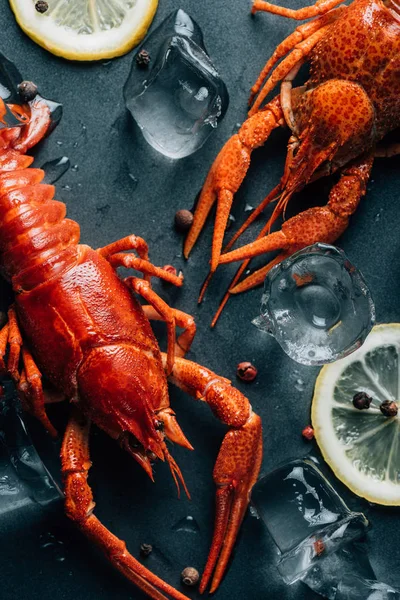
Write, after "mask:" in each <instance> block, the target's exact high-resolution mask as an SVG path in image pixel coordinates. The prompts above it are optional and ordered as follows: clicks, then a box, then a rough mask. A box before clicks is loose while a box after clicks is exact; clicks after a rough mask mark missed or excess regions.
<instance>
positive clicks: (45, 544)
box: [40, 531, 65, 562]
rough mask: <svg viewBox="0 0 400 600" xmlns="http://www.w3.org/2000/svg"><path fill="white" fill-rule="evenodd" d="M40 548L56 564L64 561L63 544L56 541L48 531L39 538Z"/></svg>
mask: <svg viewBox="0 0 400 600" xmlns="http://www.w3.org/2000/svg"><path fill="white" fill-rule="evenodd" d="M40 548H41V549H42V550H44V551H45V552H46V553H48V554H50V555H51V556H53V557H54V559H55V560H56V561H57V562H64V561H65V549H64V542H62V541H61V540H58V539H57V538H56V537H55V536H54V535H53V534H52V533H51V532H50V531H48V532H47V533H43V534H42V535H41V536H40Z"/></svg>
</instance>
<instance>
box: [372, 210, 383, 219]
mask: <svg viewBox="0 0 400 600" xmlns="http://www.w3.org/2000/svg"><path fill="white" fill-rule="evenodd" d="M382 213H383V208H381V210H380V211H379V212H378V213H377V214H376V215H375V218H374V221H375V223H377V222H378V221H380V220H381V216H382Z"/></svg>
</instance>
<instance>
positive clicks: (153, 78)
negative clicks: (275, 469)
mask: <svg viewBox="0 0 400 600" xmlns="http://www.w3.org/2000/svg"><path fill="white" fill-rule="evenodd" d="M142 49H145V50H146V51H147V52H149V54H150V57H151V63H150V70H149V71H146V70H145V69H139V68H138V67H137V64H136V60H135V58H134V60H133V63H132V69H131V72H130V75H129V77H128V80H127V82H126V84H125V88H124V96H125V102H126V106H127V108H128V109H129V111H130V112H131V114H132V116H133V118H134V119H135V121H136V123H137V124H138V126H139V127H140V129H141V131H142V133H143V135H144V137H145V139H146V140H147V142H148V143H149V144H150V145H151V146H153V148H155V149H156V150H158V151H159V152H161V153H162V154H164V155H165V156H168V157H170V158H183V157H184V156H188V155H189V154H192V153H193V152H195V151H196V150H197V149H198V148H200V147H201V146H202V145H203V144H204V142H205V141H206V139H207V138H208V136H209V135H210V133H211V132H212V131H213V129H215V128H216V127H217V125H218V123H219V122H220V121H221V119H222V118H223V117H224V115H225V112H226V110H227V108H228V103H229V97H228V91H227V89H226V86H225V84H224V82H223V81H222V79H221V78H220V77H219V75H218V73H217V71H216V69H215V67H214V65H213V64H212V62H211V60H210V58H209V56H208V55H207V52H206V49H205V47H204V43H203V36H202V33H201V30H200V28H199V26H198V25H197V23H196V22H195V21H193V19H192V18H191V17H189V15H187V14H186V13H185V12H184V11H183V10H182V9H179V10H177V11H175V12H173V13H172V14H171V15H170V16H169V17H168V18H167V19H166V20H165V21H164V22H163V23H162V24H161V25H160V26H159V27H158V28H157V29H156V30H155V31H154V33H152V34H151V35H150V36H149V37H148V38H147V39H146V40H145V42H144V44H142V46H141V48H140V49H139V52H140V51H141V50H142Z"/></svg>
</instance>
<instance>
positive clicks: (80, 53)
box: [10, 0, 158, 60]
mask: <svg viewBox="0 0 400 600" xmlns="http://www.w3.org/2000/svg"><path fill="white" fill-rule="evenodd" d="M36 4H37V0H10V5H11V8H12V10H13V12H14V15H15V18H16V20H17V22H18V24H19V26H20V27H21V29H22V30H23V31H24V32H25V33H26V34H27V35H29V37H30V38H32V39H33V40H34V41H35V42H36V43H37V44H39V45H40V46H42V47H43V48H46V50H48V51H49V52H52V53H53V54H56V55H57V56H62V57H63V58H67V59H69V60H99V59H105V58H113V57H115V56H121V55H122V54H125V53H126V52H129V50H131V49H132V48H133V47H134V46H136V45H137V44H138V43H139V42H140V41H141V40H142V39H143V38H144V36H145V35H146V32H147V30H148V28H149V26H150V24H151V22H152V20H153V17H154V14H155V12H156V10H157V5H158V0H72V1H71V0H47V6H48V7H47V10H45V12H39V11H38V10H36V8H35V5H36Z"/></svg>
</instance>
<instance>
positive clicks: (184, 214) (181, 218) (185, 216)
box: [175, 208, 193, 232]
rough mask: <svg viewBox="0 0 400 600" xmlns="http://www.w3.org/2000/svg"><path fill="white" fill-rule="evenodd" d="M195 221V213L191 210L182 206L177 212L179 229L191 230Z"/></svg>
mask: <svg viewBox="0 0 400 600" xmlns="http://www.w3.org/2000/svg"><path fill="white" fill-rule="evenodd" d="M192 223H193V213H191V212H190V210H186V209H185V208H182V210H178V212H177V213H175V227H176V229H177V230H178V231H182V232H186V231H189V229H190V228H191V226H192Z"/></svg>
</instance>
